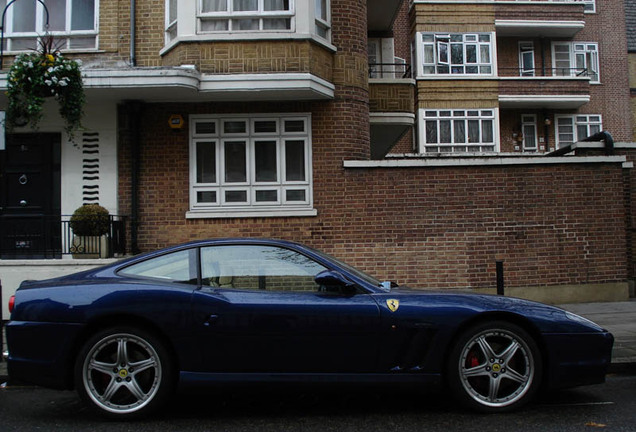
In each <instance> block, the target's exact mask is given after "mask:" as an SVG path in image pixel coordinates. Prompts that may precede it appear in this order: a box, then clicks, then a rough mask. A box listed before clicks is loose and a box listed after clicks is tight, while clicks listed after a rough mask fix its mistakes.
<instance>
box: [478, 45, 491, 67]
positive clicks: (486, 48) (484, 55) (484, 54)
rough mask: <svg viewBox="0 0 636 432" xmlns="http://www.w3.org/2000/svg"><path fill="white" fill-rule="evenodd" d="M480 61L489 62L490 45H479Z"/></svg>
mask: <svg viewBox="0 0 636 432" xmlns="http://www.w3.org/2000/svg"><path fill="white" fill-rule="evenodd" d="M479 54H480V57H481V58H480V61H479V62H480V63H490V45H481V46H480V53H479Z"/></svg>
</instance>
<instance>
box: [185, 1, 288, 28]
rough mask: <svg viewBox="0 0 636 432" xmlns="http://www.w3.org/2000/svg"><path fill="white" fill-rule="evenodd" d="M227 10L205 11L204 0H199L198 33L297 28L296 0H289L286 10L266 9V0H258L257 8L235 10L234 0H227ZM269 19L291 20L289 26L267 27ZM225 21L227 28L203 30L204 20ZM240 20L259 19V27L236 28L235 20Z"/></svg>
mask: <svg viewBox="0 0 636 432" xmlns="http://www.w3.org/2000/svg"><path fill="white" fill-rule="evenodd" d="M226 2H227V10H225V11H219V12H203V3H202V0H198V1H197V33H198V34H203V35H205V34H215V33H250V32H251V33H254V32H257V33H269V32H286V33H293V32H295V30H296V27H295V17H296V9H295V2H296V0H289V10H286V11H266V10H265V7H264V0H257V9H256V10H253V11H235V10H234V0H226ZM268 19H285V20H289V28H285V29H282V28H278V29H267V28H264V23H265V22H266V21H267V20H268ZM206 20H207V21H219V22H225V23H226V24H227V28H225V29H221V30H203V25H202V23H203V22H204V21H206ZM238 20H258V29H245V30H243V29H237V28H234V26H235V21H238Z"/></svg>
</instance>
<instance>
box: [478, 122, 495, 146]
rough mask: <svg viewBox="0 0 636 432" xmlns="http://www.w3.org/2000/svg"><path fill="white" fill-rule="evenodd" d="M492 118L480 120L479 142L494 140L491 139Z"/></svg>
mask: <svg viewBox="0 0 636 432" xmlns="http://www.w3.org/2000/svg"><path fill="white" fill-rule="evenodd" d="M492 124H493V123H492V120H482V121H481V138H482V139H481V142H485V143H491V142H494V139H493V127H492Z"/></svg>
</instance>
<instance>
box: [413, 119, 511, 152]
mask: <svg viewBox="0 0 636 432" xmlns="http://www.w3.org/2000/svg"><path fill="white" fill-rule="evenodd" d="M418 118H419V127H418V129H419V140H418V141H419V152H420V153H421V154H439V153H453V154H483V153H488V154H492V153H497V152H499V110H498V108H476V109H473V108H450V109H449V108H442V109H436V108H431V109H428V108H422V109H420V110H419V117H418ZM445 120H449V121H450V122H451V124H450V141H451V142H450V143H442V142H440V131H441V123H440V122H441V121H445ZM469 120H478V121H479V136H480V138H481V137H483V125H484V122H485V121H491V122H492V131H491V133H492V142H481V141H480V142H470V137H469V128H468V123H466V126H465V127H464V141H463V142H454V141H456V140H457V138H456V132H455V121H460V122H461V121H465V122H468V121H469ZM427 121H429V122H437V126H436V138H437V141H436V142H428V141H427V124H426V123H427Z"/></svg>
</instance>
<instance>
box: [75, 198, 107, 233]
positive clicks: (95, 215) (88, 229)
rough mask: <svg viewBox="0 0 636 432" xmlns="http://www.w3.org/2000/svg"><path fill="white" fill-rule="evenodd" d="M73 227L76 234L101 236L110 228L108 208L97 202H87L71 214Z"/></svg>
mask: <svg viewBox="0 0 636 432" xmlns="http://www.w3.org/2000/svg"><path fill="white" fill-rule="evenodd" d="M70 225H71V229H72V230H73V234H75V235H76V236H101V235H104V234H106V233H107V232H108V230H109V228H110V218H109V214H108V210H106V209H105V208H104V207H102V206H100V205H97V204H85V205H83V206H81V207H79V208H78V209H77V210H75V212H74V213H73V216H71V222H70Z"/></svg>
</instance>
